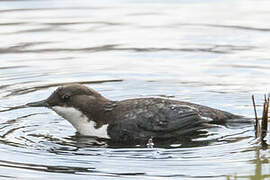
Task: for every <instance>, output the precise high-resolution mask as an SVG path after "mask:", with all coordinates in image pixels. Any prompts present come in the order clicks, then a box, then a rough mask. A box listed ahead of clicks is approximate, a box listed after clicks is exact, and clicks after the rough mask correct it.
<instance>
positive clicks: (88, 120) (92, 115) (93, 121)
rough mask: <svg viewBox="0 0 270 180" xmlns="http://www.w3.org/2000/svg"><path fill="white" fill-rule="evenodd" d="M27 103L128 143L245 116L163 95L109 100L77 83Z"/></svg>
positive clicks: (80, 128) (88, 131)
mask: <svg viewBox="0 0 270 180" xmlns="http://www.w3.org/2000/svg"><path fill="white" fill-rule="evenodd" d="M27 106H30V107H48V108H51V109H53V110H54V111H55V112H56V113H57V114H59V115H60V116H62V117H63V118H65V119H66V120H68V121H69V122H70V123H71V124H72V125H73V126H74V127H75V128H76V130H77V131H78V132H79V133H80V134H82V135H86V136H94V137H99V138H105V139H110V140H112V141H114V142H119V143H127V144H135V143H140V142H147V140H148V139H149V138H150V137H153V138H154V139H160V140H166V139H177V138H181V136H184V135H186V134H192V133H194V132H196V131H197V130H199V129H201V128H203V127H206V126H205V125H209V124H225V123H226V122H230V121H238V120H240V121H241V119H243V120H244V121H245V119H247V118H244V117H242V116H239V115H234V114H231V113H229V112H225V111H221V110H217V109H213V108H210V107H207V106H202V105H198V104H193V103H189V102H183V101H176V100H169V99H162V98H137V99H128V100H122V101H111V100H109V99H107V98H105V97H103V96H102V95H101V94H99V93H98V92H97V91H95V90H93V89H91V88H88V87H86V86H84V85H80V84H70V85H65V86H62V87H59V88H57V89H56V90H55V91H54V92H53V93H52V95H51V96H50V97H49V98H48V99H46V100H43V101H38V102H33V103H28V104H27Z"/></svg>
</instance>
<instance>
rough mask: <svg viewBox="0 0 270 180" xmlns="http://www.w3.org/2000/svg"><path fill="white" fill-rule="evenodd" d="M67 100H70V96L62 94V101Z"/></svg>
mask: <svg viewBox="0 0 270 180" xmlns="http://www.w3.org/2000/svg"><path fill="white" fill-rule="evenodd" d="M69 98H70V95H68V94H64V95H63V96H62V99H63V100H65V101H67V100H69Z"/></svg>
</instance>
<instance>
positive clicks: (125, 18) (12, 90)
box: [0, 0, 270, 180]
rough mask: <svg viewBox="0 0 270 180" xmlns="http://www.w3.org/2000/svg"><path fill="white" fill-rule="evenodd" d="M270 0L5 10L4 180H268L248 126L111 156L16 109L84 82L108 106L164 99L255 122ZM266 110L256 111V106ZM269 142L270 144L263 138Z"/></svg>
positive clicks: (264, 87) (265, 157) (44, 4)
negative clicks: (116, 102)
mask: <svg viewBox="0 0 270 180" xmlns="http://www.w3.org/2000/svg"><path fill="white" fill-rule="evenodd" d="M269 5H270V2H269V1H266V0H262V1H252V0H239V1H234V0H219V1H213V0H188V1H187V0H169V1H160V0H159V1H150V0H148V1H142V0H129V1H122V0H113V1H105V0H102V1H97V0H93V1H84V0H77V1H68V0H65V1H64V0H62V1H61V0H55V1H42V0H40V1H27V0H25V1H16V0H14V1H1V2H0V38H1V43H0V59H1V64H0V99H1V101H0V102H1V104H0V110H1V111H2V112H1V113H0V114H1V116H0V177H1V178H3V179H9V178H20V179H49V178H50V179H51V178H53V179H89V178H91V179H127V178H128V179H166V180H167V179H236V178H239V179H240V178H241V179H263V178H265V179H267V178H269V177H270V171H269V158H270V157H269V150H268V149H267V146H266V147H262V146H261V144H260V143H259V142H257V140H255V139H254V131H253V127H252V125H245V126H241V127H216V128H212V129H210V130H209V131H208V136H207V137H201V138H198V139H194V140H193V141H192V142H188V143H185V144H174V145H172V146H171V147H170V148H162V147H154V148H153V149H148V148H146V147H111V146H108V145H107V144H104V143H103V142H97V141H96V140H95V139H90V138H83V137H80V136H77V135H76V132H75V130H74V129H73V127H72V126H71V125H70V124H69V123H68V122H67V121H65V120H64V119H62V118H61V117H59V116H58V115H56V114H55V113H53V112H51V111H50V110H49V109H45V108H26V109H23V108H11V109H9V107H16V106H20V105H23V104H25V103H28V102H32V101H37V100H41V99H44V98H46V97H48V96H49V95H50V93H51V92H52V91H53V90H54V89H56V88H57V87H58V86H59V85H61V84H63V83H68V82H79V83H84V84H85V85H87V86H89V87H92V88H94V89H96V90H98V91H99V92H101V93H102V94H103V95H104V96H106V97H108V98H110V99H113V100H122V99H126V98H134V97H168V98H172V99H177V100H185V101H190V102H195V103H200V104H203V105H207V106H211V107H214V108H218V109H223V110H226V111H229V112H232V113H236V114H241V115H244V116H247V117H253V109H252V106H251V98H250V97H251V94H255V95H256V98H257V104H262V101H263V98H262V97H263V94H264V93H267V92H269V88H270V83H269V77H270V72H269V68H270V61H269V55H270V54H269V49H270V41H269V39H268V38H267V37H269V34H270V16H269V15H270V12H269V7H270V6H269ZM258 109H259V111H260V110H261V107H258ZM266 139H268V137H266Z"/></svg>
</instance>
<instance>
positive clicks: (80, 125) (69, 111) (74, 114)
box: [52, 106, 110, 139]
mask: <svg viewBox="0 0 270 180" xmlns="http://www.w3.org/2000/svg"><path fill="white" fill-rule="evenodd" d="M52 109H53V110H54V111H55V112H56V113H57V114H59V115H60V116H62V117H63V118H65V119H66V120H68V121H69V122H70V123H71V124H72V126H73V127H75V128H76V130H77V131H78V132H79V133H80V134H82V135H85V136H95V137H100V138H107V139H109V138H110V137H109V136H108V132H107V128H108V124H106V125H103V126H102V127H100V128H98V129H96V128H95V126H96V123H95V122H94V121H92V120H89V119H88V118H87V116H85V115H84V114H83V113H82V112H81V111H79V110H77V109H75V108H73V107H61V106H53V107H52Z"/></svg>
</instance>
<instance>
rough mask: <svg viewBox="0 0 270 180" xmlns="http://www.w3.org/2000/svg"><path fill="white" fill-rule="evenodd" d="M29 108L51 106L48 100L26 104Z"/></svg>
mask: <svg viewBox="0 0 270 180" xmlns="http://www.w3.org/2000/svg"><path fill="white" fill-rule="evenodd" d="M26 106H28V107H49V104H48V102H47V100H42V101H37V102H31V103H28V104H26Z"/></svg>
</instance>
